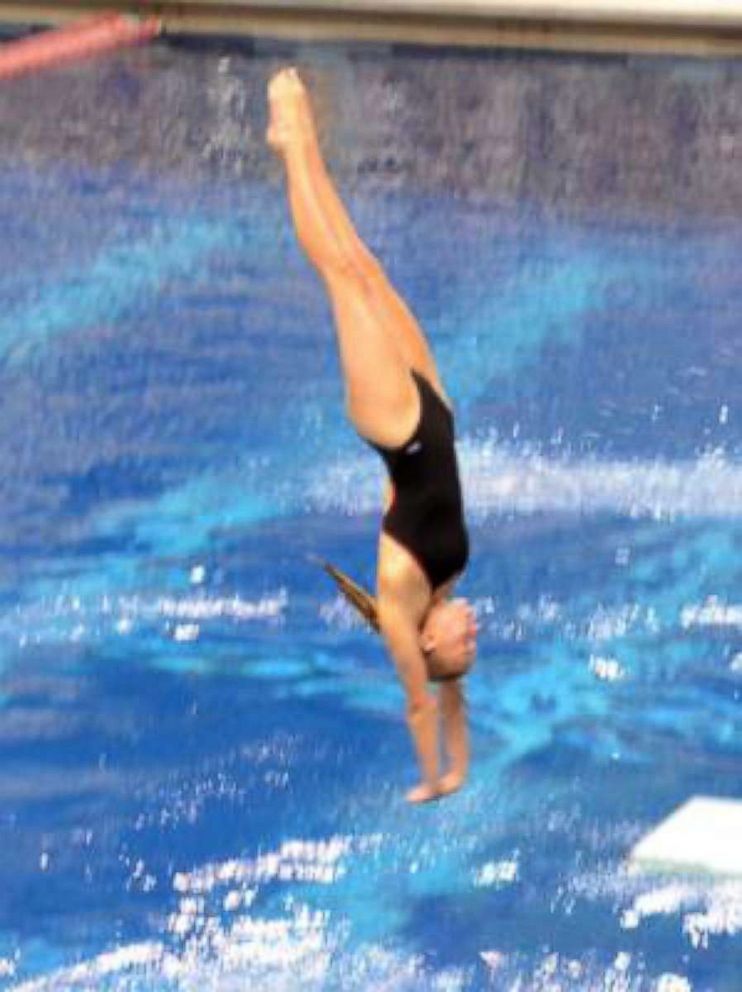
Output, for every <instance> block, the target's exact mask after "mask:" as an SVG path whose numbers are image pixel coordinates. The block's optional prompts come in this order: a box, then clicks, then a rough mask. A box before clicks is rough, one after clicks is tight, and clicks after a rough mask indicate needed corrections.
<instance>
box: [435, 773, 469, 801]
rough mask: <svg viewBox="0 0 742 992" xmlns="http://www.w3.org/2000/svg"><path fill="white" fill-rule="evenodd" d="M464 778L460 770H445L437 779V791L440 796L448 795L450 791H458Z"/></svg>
mask: <svg viewBox="0 0 742 992" xmlns="http://www.w3.org/2000/svg"><path fill="white" fill-rule="evenodd" d="M465 780H466V776H465V775H462V774H461V773H460V772H446V774H445V775H442V776H441V777H440V778H439V779H438V792H439V794H440V795H441V796H450V795H451V793H452V792H458V790H459V789H460V788H461V786H462V785H463V784H464V782H465Z"/></svg>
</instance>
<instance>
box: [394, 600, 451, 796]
mask: <svg viewBox="0 0 742 992" xmlns="http://www.w3.org/2000/svg"><path fill="white" fill-rule="evenodd" d="M379 619H380V621H381V632H382V635H383V637H384V640H385V641H386V644H387V647H388V648H389V651H390V653H391V655H392V658H393V659H394V664H395V666H396V669H397V674H398V675H399V678H400V680H401V682H402V684H403V686H404V689H405V693H406V695H407V726H408V727H409V730H410V734H411V736H412V741H413V744H414V746H415V752H416V754H417V759H418V762H419V765H420V774H421V779H422V781H421V782H420V784H419V785H418V786H416V787H415V788H414V789H412V790H410V792H409V793H408V794H407V798H408V800H409V801H410V802H425V801H427V800H428V799H434V798H435V797H436V796H438V795H439V794H440V790H439V788H438V771H439V769H438V702H437V700H436V698H435V696H433V695H431V694H430V693H429V692H428V672H427V668H426V665H425V657H424V655H423V653H422V651H421V649H420V644H419V634H418V627H417V624H416V623H415V621H414V618H413V617H411V616H410V612H409V610H407V609H405V607H404V605H403V604H402V603H399V602H397V601H395V600H394V599H389V598H385V597H381V598H380V600H379Z"/></svg>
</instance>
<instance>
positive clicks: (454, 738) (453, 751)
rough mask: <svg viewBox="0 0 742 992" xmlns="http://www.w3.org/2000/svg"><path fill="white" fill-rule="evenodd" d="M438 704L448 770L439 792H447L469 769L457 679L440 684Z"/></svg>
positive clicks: (456, 786)
mask: <svg viewBox="0 0 742 992" xmlns="http://www.w3.org/2000/svg"><path fill="white" fill-rule="evenodd" d="M440 705H441V718H442V722H443V741H444V746H445V750H446V754H447V756H448V771H447V772H446V774H445V775H443V776H442V778H441V780H440V791H441V792H444V793H448V792H455V791H456V789H459V788H460V787H461V786H462V785H463V783H464V780H465V779H466V776H467V772H468V771H469V727H468V724H467V719H466V698H465V697H464V687H463V683H462V681H461V679H456V680H455V681H454V682H444V683H443V684H442V685H441V694H440Z"/></svg>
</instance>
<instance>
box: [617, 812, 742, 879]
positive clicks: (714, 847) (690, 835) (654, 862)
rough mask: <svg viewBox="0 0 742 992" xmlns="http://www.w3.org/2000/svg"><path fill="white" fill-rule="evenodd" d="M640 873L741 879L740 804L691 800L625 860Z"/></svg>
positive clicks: (741, 839)
mask: <svg viewBox="0 0 742 992" xmlns="http://www.w3.org/2000/svg"><path fill="white" fill-rule="evenodd" d="M629 864H630V865H631V866H632V867H634V868H636V869H638V870H640V871H660V872H675V873H682V874H684V873H690V874H697V873H702V874H710V875H727V876H740V877H742V800H738V799H714V798H711V797H708V796H694V797H693V798H692V799H689V800H688V801H687V802H686V803H683V805H682V806H680V807H679V808H678V809H676V810H675V812H674V813H671V814H670V816H668V817H667V819H666V820H663V821H662V823H660V825H659V826H658V827H655V829H654V830H652V831H651V832H650V833H648V834H647V835H646V837H644V838H642V840H640V841H639V843H638V844H636V845H635V847H634V848H633V850H632V852H631V854H630V856H629Z"/></svg>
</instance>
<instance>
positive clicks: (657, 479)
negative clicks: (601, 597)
mask: <svg viewBox="0 0 742 992" xmlns="http://www.w3.org/2000/svg"><path fill="white" fill-rule="evenodd" d="M458 450H459V457H460V461H461V475H462V485H463V488H464V494H465V499H466V506H467V512H468V514H469V515H470V516H471V518H472V520H474V521H475V522H483V521H486V519H487V518H488V517H489V516H491V515H496V514H503V513H519V514H533V513H544V512H552V513H579V514H592V513H615V514H620V515H625V516H628V517H631V518H642V517H644V518H646V517H649V518H653V519H657V520H663V519H674V518H676V517H704V518H708V517H714V518H726V517H737V516H740V515H742V465H738V464H736V463H735V462H733V461H729V460H727V459H726V458H724V457H723V456H722V455H720V454H707V455H702V456H700V457H698V458H697V459H695V460H689V461H677V462H671V461H666V460H661V459H656V460H653V461H641V460H638V459H637V460H633V461H611V460H606V459H598V458H590V459H582V460H579V459H575V458H570V457H568V456H562V457H559V458H557V457H549V456H546V455H544V454H543V453H541V452H538V451H534V450H531V449H529V448H528V447H524V448H522V449H520V450H515V449H513V448H512V447H511V446H508V445H503V444H501V443H499V442H498V441H497V439H496V438H493V437H486V438H483V439H482V438H477V439H475V438H464V439H463V440H462V441H461V442H460V444H459V446H458ZM308 490H309V500H310V502H311V503H312V504H313V505H314V506H315V507H316V508H317V509H319V510H323V511H327V510H334V511H337V510H340V511H341V512H343V513H345V514H348V515H352V516H355V515H359V514H364V513H370V512H372V511H374V510H378V508H379V506H380V485H379V468H378V464H377V460H376V459H374V458H373V457H372V456H371V455H363V456H361V457H357V458H350V459H346V460H344V461H338V462H335V463H334V464H332V465H329V466H327V467H323V469H322V471H321V473H320V472H317V473H316V474H315V475H314V476H313V477H312V478H311V479H310V481H309V485H308Z"/></svg>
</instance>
